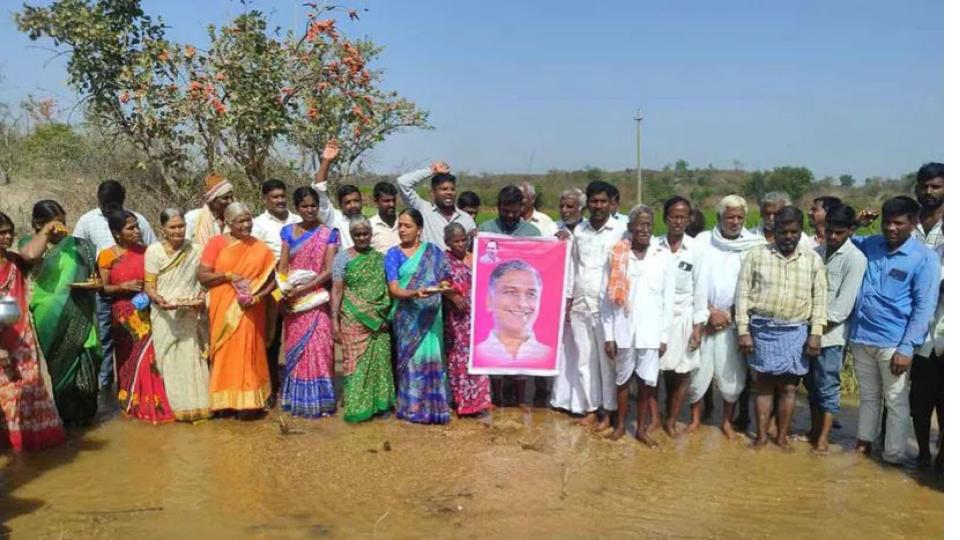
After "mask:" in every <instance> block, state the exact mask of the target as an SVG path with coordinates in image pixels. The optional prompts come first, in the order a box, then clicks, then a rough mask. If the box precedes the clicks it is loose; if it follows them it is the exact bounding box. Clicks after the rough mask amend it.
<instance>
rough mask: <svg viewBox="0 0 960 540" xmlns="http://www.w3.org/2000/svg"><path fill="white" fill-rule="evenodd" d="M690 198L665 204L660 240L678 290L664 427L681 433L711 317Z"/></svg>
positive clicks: (665, 360)
mask: <svg viewBox="0 0 960 540" xmlns="http://www.w3.org/2000/svg"><path fill="white" fill-rule="evenodd" d="M690 210H691V208H690V201H688V200H687V199H685V198H683V197H680V196H676V197H671V198H670V199H668V200H667V202H665V203H664V204H663V220H664V222H665V223H666V224H667V234H665V235H663V236H661V237H660V238H659V239H658V240H657V241H658V243H659V245H660V246H661V247H662V248H663V249H666V250H667V251H669V252H670V253H671V255H672V257H673V272H674V274H675V277H674V284H675V290H674V295H673V311H672V323H671V325H670V336H669V340H668V341H667V352H666V353H664V355H663V357H661V358H660V370H661V371H663V375H664V381H665V382H666V385H667V418H666V420H665V423H664V430H665V431H666V432H667V434H668V435H670V436H671V437H677V436H679V435H680V432H679V431H678V430H677V418H678V417H679V416H680V409H681V408H682V407H683V403H684V401H685V400H684V398H685V397H686V395H687V391H688V390H689V389H690V374H691V373H692V372H693V371H694V370H696V369H697V368H699V367H700V341H701V338H702V335H703V323H705V322H706V321H707V316H708V315H709V311H707V290H706V287H704V283H703V282H702V280H701V279H700V276H701V274H702V272H703V267H702V266H703V265H702V262H701V251H702V248H701V247H700V245H699V244H698V243H697V242H696V240H695V239H694V238H693V237H691V236H688V235H687V234H686V232H685V231H686V229H687V226H688V225H689V223H690Z"/></svg>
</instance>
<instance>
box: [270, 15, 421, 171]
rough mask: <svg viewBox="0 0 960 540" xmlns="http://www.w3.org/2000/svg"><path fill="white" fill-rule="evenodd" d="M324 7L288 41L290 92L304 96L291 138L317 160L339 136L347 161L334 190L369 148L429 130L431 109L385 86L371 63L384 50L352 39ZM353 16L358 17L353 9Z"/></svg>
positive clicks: (379, 73)
mask: <svg viewBox="0 0 960 540" xmlns="http://www.w3.org/2000/svg"><path fill="white" fill-rule="evenodd" d="M332 9H334V8H331V7H326V8H321V9H317V8H314V11H313V12H311V13H310V14H309V16H308V23H307V28H306V32H304V33H303V34H302V35H300V36H298V37H293V36H291V37H289V38H288V40H287V50H288V51H289V54H288V58H289V59H290V62H291V64H290V67H289V73H291V75H292V80H291V86H290V87H288V91H289V92H290V93H291V94H292V95H296V96H297V97H299V98H300V99H299V100H298V101H297V103H296V105H297V108H296V114H295V115H294V117H293V119H292V123H291V129H290V140H291V141H292V142H293V143H294V144H296V145H297V146H299V147H301V148H302V149H304V150H305V151H306V152H308V153H311V154H312V155H313V156H314V157H315V158H319V157H320V155H321V154H322V152H323V148H324V146H326V143H327V142H328V141H331V140H337V141H338V142H339V143H340V148H341V154H342V155H343V156H344V159H343V160H341V162H340V163H342V164H343V166H342V167H341V168H339V169H338V170H337V171H335V174H334V175H333V176H332V177H331V182H330V189H336V185H337V183H338V182H339V180H340V179H341V178H342V177H345V176H346V175H347V174H348V173H349V172H350V170H352V169H353V168H354V167H355V166H358V165H359V164H360V163H361V159H362V156H363V154H364V153H365V152H367V151H368V150H370V149H371V148H373V147H374V146H375V145H376V144H378V143H380V142H382V141H383V140H384V139H385V138H386V137H387V136H388V135H390V134H392V133H395V132H397V131H400V130H403V129H405V128H411V127H413V128H429V126H428V124H427V113H426V112H424V111H422V110H420V109H419V108H417V106H416V105H415V104H414V103H412V102H410V101H407V100H405V99H403V98H401V97H398V96H397V93H396V92H386V91H384V90H381V89H380V87H379V85H380V83H381V82H382V72H381V71H379V70H375V69H371V68H370V67H369V64H370V63H371V62H372V61H373V60H374V59H375V58H376V57H377V55H378V54H379V53H380V51H381V48H379V47H377V46H376V45H374V44H373V43H372V42H371V41H369V40H356V41H351V40H349V39H347V38H345V37H343V36H342V35H341V34H340V32H339V31H338V30H337V25H336V20H334V19H331V18H322V15H324V11H330V10H332ZM348 15H349V18H350V19H353V20H355V19H357V18H359V17H358V15H357V13H356V12H355V11H349V10H348Z"/></svg>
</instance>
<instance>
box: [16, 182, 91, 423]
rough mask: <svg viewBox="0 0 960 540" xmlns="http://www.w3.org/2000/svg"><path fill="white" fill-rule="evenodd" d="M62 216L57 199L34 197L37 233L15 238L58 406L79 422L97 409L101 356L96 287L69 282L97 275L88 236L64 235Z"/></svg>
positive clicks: (63, 415)
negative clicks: (28, 270) (27, 271)
mask: <svg viewBox="0 0 960 540" xmlns="http://www.w3.org/2000/svg"><path fill="white" fill-rule="evenodd" d="M66 220H67V216H66V212H64V210H63V208H62V207H61V206H60V205H59V204H58V203H57V202H56V201H51V200H44V201H40V202H38V203H36V204H35V205H34V206H33V228H34V230H35V231H36V234H35V235H34V236H30V237H26V238H24V239H22V240H21V241H20V255H21V257H23V259H24V260H25V261H26V262H27V263H28V264H30V265H31V266H32V271H31V277H32V291H31V294H30V302H29V306H30V313H31V314H32V315H33V324H34V326H35V327H36V334H37V341H38V342H39V344H40V350H41V351H42V352H43V357H44V359H45V360H46V364H47V370H48V371H49V372H50V379H51V382H52V384H53V398H54V401H56V404H57V410H58V411H59V412H60V417H61V418H62V419H63V422H64V424H67V425H71V424H73V425H83V424H86V423H89V422H90V421H91V420H92V419H93V417H94V416H95V415H96V413H97V390H98V388H97V373H98V371H99V370H100V362H101V360H102V357H101V353H100V343H99V340H98V339H97V330H96V328H97V317H96V300H95V298H94V293H95V289H94V288H75V287H73V286H72V284H74V283H81V282H86V281H88V280H90V279H91V278H94V277H95V276H96V248H94V246H93V244H91V243H90V242H89V241H87V240H83V239H80V238H76V237H73V236H68V234H67V233H68V230H67V228H66V226H65V225H64V224H65V223H66ZM89 286H90V287H93V286H94V285H93V284H89Z"/></svg>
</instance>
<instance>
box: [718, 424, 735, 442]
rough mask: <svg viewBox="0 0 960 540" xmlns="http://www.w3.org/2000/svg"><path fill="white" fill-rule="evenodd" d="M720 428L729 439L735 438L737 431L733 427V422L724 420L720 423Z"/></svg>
mask: <svg viewBox="0 0 960 540" xmlns="http://www.w3.org/2000/svg"><path fill="white" fill-rule="evenodd" d="M720 430H721V431H723V434H724V435H726V436H727V439H729V440H731V441H732V440H735V439H736V438H737V431H736V430H735V429H733V424H731V423H730V421H729V420H724V421H723V423H722V424H720Z"/></svg>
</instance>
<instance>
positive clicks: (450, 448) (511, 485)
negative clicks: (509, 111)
mask: <svg viewBox="0 0 960 540" xmlns="http://www.w3.org/2000/svg"><path fill="white" fill-rule="evenodd" d="M281 416H283V417H284V424H285V425H284V426H282V425H281V422H280V418H281ZM841 421H842V422H843V430H842V431H841V432H840V433H839V434H837V436H836V437H835V442H838V443H840V444H838V445H836V447H835V448H834V449H833V450H832V452H831V454H830V455H828V456H816V455H813V454H811V453H810V452H809V450H808V448H807V446H806V445H805V443H803V442H795V443H793V448H794V451H793V452H789V453H788V452H784V451H783V450H781V449H779V448H777V447H772V446H771V447H767V448H765V449H763V450H760V451H755V450H752V449H750V448H748V446H747V441H746V439H743V440H739V441H733V442H731V441H727V440H726V439H725V438H724V437H723V436H722V434H721V433H720V431H719V430H718V429H717V428H716V427H715V426H712V425H711V426H705V427H704V428H701V430H700V432H699V433H697V434H696V435H694V436H689V437H683V438H681V439H679V440H675V441H674V440H669V439H667V438H666V436H664V435H663V434H662V433H661V434H659V435H657V437H658V438H659V440H660V441H661V442H662V445H661V446H660V447H659V448H657V449H647V448H645V447H641V446H640V445H639V444H638V443H637V442H636V441H635V440H634V439H633V438H631V437H624V438H623V439H621V440H620V441H618V442H610V441H607V440H604V439H602V438H600V437H597V436H595V435H592V434H590V433H587V432H585V431H584V430H583V429H582V428H580V427H579V426H577V425H574V424H572V423H571V420H570V418H569V417H567V416H565V415H563V414H560V413H556V412H553V411H550V410H539V409H538V410H535V411H534V412H533V413H529V414H526V415H525V414H523V413H521V412H520V411H519V410H517V409H512V408H511V409H499V410H497V411H496V412H494V414H493V415H492V418H491V422H490V425H489V426H487V425H484V424H483V423H481V422H478V421H477V420H454V421H453V423H452V424H451V425H449V426H446V427H442V426H416V425H410V424H406V423H403V422H399V421H396V420H393V419H378V420H374V421H372V422H368V423H366V424H363V425H347V424H345V423H343V422H342V421H341V420H340V419H339V418H326V419H322V420H299V419H291V418H290V417H289V416H286V415H281V414H279V413H277V412H273V413H271V414H270V415H269V416H268V417H267V418H266V419H263V420H258V421H248V422H243V421H238V420H216V421H210V422H205V423H202V424H198V425H184V424H176V425H166V426H160V427H153V426H149V425H144V424H141V423H137V422H133V421H129V420H124V419H119V418H117V419H113V420H110V421H107V422H105V423H103V424H100V425H97V426H95V427H94V428H92V429H90V430H87V431H86V432H82V433H80V432H78V433H74V434H73V436H72V438H71V440H70V442H69V443H68V444H67V445H66V446H65V447H62V448H59V449H55V450H52V451H48V452H43V453H39V454H33V455H25V456H21V457H12V456H9V455H5V456H0V471H2V484H0V522H2V523H4V525H3V526H0V531H4V532H5V533H6V534H8V535H10V536H11V537H12V538H121V537H126V538H182V539H187V538H271V539H274V538H321V537H330V538H420V537H424V536H428V535H429V536H431V537H436V538H450V537H454V536H456V537H459V538H489V537H497V538H596V537H602V536H605V537H686V538H703V537H713V538H731V537H746V538H760V537H770V536H774V535H777V536H786V537H789V538H814V537H817V538H822V537H824V536H828V537H829V538H831V540H834V539H838V538H855V537H856V538H932V537H943V534H944V530H943V503H944V500H943V492H942V488H941V487H939V486H936V485H932V484H933V483H934V481H933V480H932V479H931V477H930V476H929V475H926V474H921V473H918V472H916V471H909V470H907V471H905V470H900V469H894V468H891V467H886V466H882V465H880V464H878V463H877V462H876V461H875V460H871V459H867V458H864V457H862V456H858V455H854V454H853V453H851V452H844V451H843V448H848V447H850V446H852V444H853V438H852V435H851V434H852V432H853V428H854V427H855V424H856V416H855V410H853V409H845V411H844V413H843V414H842V415H841ZM795 425H796V426H797V427H800V426H805V425H806V419H805V418H798V419H797V420H796V422H795ZM284 432H286V433H284ZM3 527H6V529H4V528H3ZM4 532H0V536H3V535H4Z"/></svg>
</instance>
